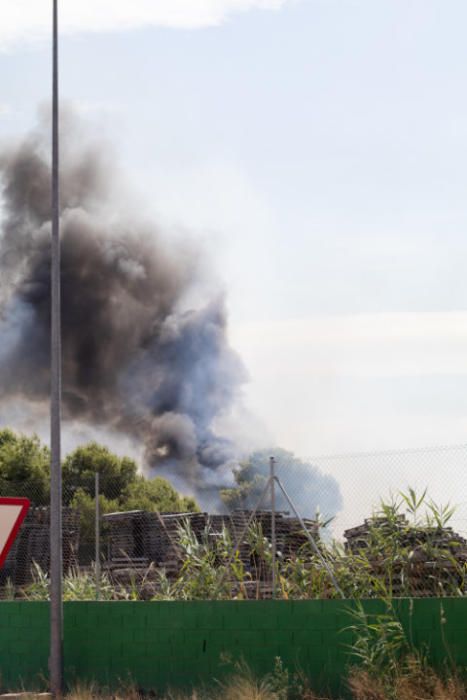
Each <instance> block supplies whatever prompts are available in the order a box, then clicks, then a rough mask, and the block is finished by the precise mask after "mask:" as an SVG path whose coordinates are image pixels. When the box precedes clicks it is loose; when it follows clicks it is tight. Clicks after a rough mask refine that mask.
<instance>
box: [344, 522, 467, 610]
mask: <svg viewBox="0 0 467 700" xmlns="http://www.w3.org/2000/svg"><path fill="white" fill-rule="evenodd" d="M344 537H345V539H346V549H347V551H348V552H351V553H353V554H358V553H363V554H364V555H365V556H366V557H367V558H368V561H369V562H370V566H371V572H372V574H373V575H374V576H375V577H376V578H380V579H381V580H384V583H385V585H386V586H390V588H391V590H392V593H393V595H396V596H397V595H407V594H410V595H417V596H420V597H423V596H433V595H439V594H441V593H444V594H445V593H446V592H449V591H450V590H452V591H454V590H456V589H459V588H463V589H464V592H467V591H465V582H464V576H463V573H462V572H463V570H465V566H466V565H467V541H466V540H465V539H464V538H463V537H461V536H460V535H458V534H457V533H456V532H454V530H453V529H452V528H451V527H435V526H429V525H427V526H424V527H420V526H415V525H412V524H411V523H409V522H408V520H407V519H406V518H405V516H404V515H399V516H397V518H394V519H391V520H389V519H387V518H384V517H374V518H368V519H367V520H365V521H364V523H363V525H360V526H358V527H354V528H351V529H349V530H346V531H345V532H344ZM385 547H387V548H388V551H387V552H386V551H385ZM394 548H397V550H398V552H399V553H400V556H399V557H398V558H397V560H396V561H393V559H394V557H393V556H392V559H391V555H390V552H391V551H392V552H394ZM388 555H389V556H388ZM385 561H391V567H390V571H389V570H388V568H387V566H386V565H385Z"/></svg>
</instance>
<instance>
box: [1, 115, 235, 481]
mask: <svg viewBox="0 0 467 700" xmlns="http://www.w3.org/2000/svg"><path fill="white" fill-rule="evenodd" d="M66 127H67V128H66V129H64V130H63V151H62V163H61V235H62V334H63V406H64V417H65V419H74V420H79V421H81V422H83V423H87V424H89V425H92V426H102V427H103V428H109V429H112V430H116V431H119V432H121V433H122V434H125V435H127V436H130V437H131V438H132V439H134V440H135V441H137V442H138V443H140V444H142V445H144V454H145V461H146V465H147V466H148V467H149V468H156V469H157V468H159V469H163V470H164V472H165V473H168V472H169V471H170V473H172V474H173V476H174V478H175V479H176V480H177V481H180V482H182V483H185V484H187V485H190V486H191V488H193V490H195V491H199V490H202V489H203V488H204V487H205V485H206V484H208V483H215V481H216V475H220V474H222V473H223V471H224V470H223V469H222V467H223V466H225V465H226V464H227V463H228V462H229V460H230V459H232V457H233V456H234V451H233V446H232V444H231V443H230V442H229V440H227V439H224V438H222V437H221V436H219V435H218V434H216V430H215V423H216V421H217V420H218V419H219V418H220V417H222V416H223V415H224V414H225V413H227V412H228V411H229V410H230V408H231V407H232V405H233V404H234V402H235V400H236V398H237V396H238V392H239V389H240V387H241V384H242V382H243V381H244V378H245V375H244V369H243V367H242V364H241V362H240V361H239V359H238V357H237V356H236V354H235V353H234V352H233V351H232V350H231V349H230V347H229V345H228V342H227V339H226V312H225V307H224V303H223V298H222V296H221V295H219V294H218V293H217V292H211V293H210V295H209V297H208V298H206V294H204V299H203V301H202V302H199V300H198V303H196V305H195V306H193V305H190V304H192V300H193V298H195V297H196V291H197V290H198V292H199V288H200V287H201V286H202V283H203V279H204V276H205V273H206V270H205V265H204V260H203V255H202V252H201V251H200V250H196V249H195V247H194V246H193V245H192V244H190V243H189V242H187V241H184V242H180V241H178V242H174V241H173V240H171V241H170V244H169V243H168V240H167V236H164V234H163V233H161V231H160V230H158V228H157V227H154V226H149V225H148V224H147V223H145V222H144V220H143V219H142V217H138V215H136V214H135V212H134V211H127V212H126V213H125V211H124V207H123V208H122V201H121V200H122V199H124V197H122V196H121V193H120V196H119V197H118V198H117V199H118V201H117V199H115V188H114V186H113V181H114V179H115V176H114V170H115V165H114V163H113V162H112V160H111V158H110V157H109V155H108V154H107V152H106V149H105V148H103V147H101V146H97V147H96V146H95V145H94V146H92V145H89V144H86V143H84V142H83V141H82V133H80V129H79V128H77V127H76V125H75V126H73V124H72V123H70V120H69V123H67V125H66ZM45 133H46V131H45V130H41V129H39V130H38V132H37V133H34V134H33V135H31V136H29V137H28V138H27V139H26V140H25V141H24V142H22V143H20V144H19V145H17V146H16V147H13V148H10V149H8V151H7V152H6V153H4V154H3V155H1V156H0V178H1V183H2V228H1V237H0V280H1V281H0V313H1V317H0V324H1V325H0V333H1V337H2V347H1V349H0V386H1V401H2V402H8V401H11V400H14V399H18V398H21V399H26V400H27V401H30V402H42V403H45V402H47V401H48V396H49V327H50V284H49V276H50V168H49V162H48V156H47V152H48V144H47V138H46V137H45V136H44V134H45ZM73 141H74V142H75V143H78V144H79V150H77V149H76V148H74V147H73V145H72V144H73ZM129 208H130V209H132V207H129ZM138 219H139V220H138ZM206 289H207V287H206V285H204V290H205V292H206ZM199 296H200V295H199V293H198V297H199Z"/></svg>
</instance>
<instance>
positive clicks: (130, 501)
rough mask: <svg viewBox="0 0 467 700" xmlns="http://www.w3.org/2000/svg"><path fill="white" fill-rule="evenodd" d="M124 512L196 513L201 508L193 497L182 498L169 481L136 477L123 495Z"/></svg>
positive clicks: (158, 477) (159, 478) (160, 478)
mask: <svg viewBox="0 0 467 700" xmlns="http://www.w3.org/2000/svg"><path fill="white" fill-rule="evenodd" d="M122 505H124V510H147V511H150V512H153V511H159V512H161V513H164V512H165V513H167V512H174V513H177V512H195V511H199V507H198V505H197V503H196V501H195V499H194V498H192V497H191V496H181V495H180V494H179V493H178V492H177V491H176V490H175V489H174V487H173V486H172V484H170V482H169V481H167V479H163V478H162V477H160V476H156V477H155V478H154V479H145V478H144V477H143V476H138V477H136V479H135V481H133V483H131V484H130V486H129V487H128V488H127V490H126V492H125V493H124V494H123V495H122Z"/></svg>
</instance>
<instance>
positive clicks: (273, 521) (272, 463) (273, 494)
mask: <svg viewBox="0 0 467 700" xmlns="http://www.w3.org/2000/svg"><path fill="white" fill-rule="evenodd" d="M275 465H276V460H275V459H274V457H270V458H269V467H270V472H271V477H270V482H271V548H272V598H273V600H274V599H275V597H276V489H275V485H276V474H275Z"/></svg>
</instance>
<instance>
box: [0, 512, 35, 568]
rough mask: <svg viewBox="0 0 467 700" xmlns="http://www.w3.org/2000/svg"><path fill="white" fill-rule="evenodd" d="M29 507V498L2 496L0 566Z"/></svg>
mask: <svg viewBox="0 0 467 700" xmlns="http://www.w3.org/2000/svg"><path fill="white" fill-rule="evenodd" d="M28 509H29V500H28V499H27V498H0V568H1V567H2V566H3V564H4V563H5V559H6V558H7V556H8V552H9V551H10V549H11V545H12V544H13V542H14V541H15V537H16V535H17V534H18V531H19V529H20V527H21V523H22V522H23V520H24V518H25V517H26V513H27V512H28Z"/></svg>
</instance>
